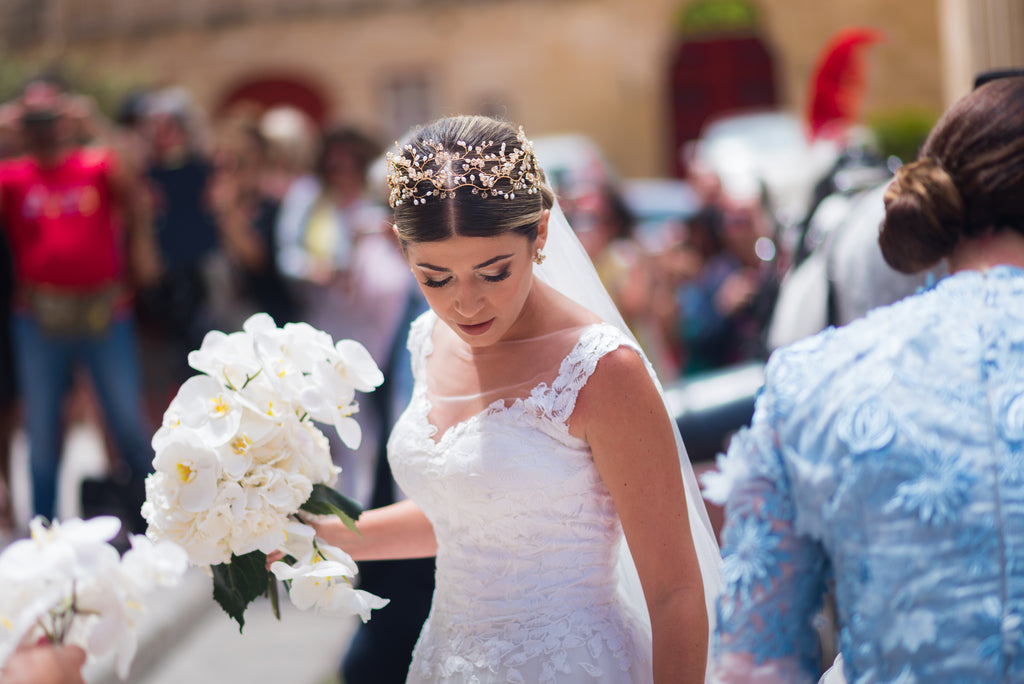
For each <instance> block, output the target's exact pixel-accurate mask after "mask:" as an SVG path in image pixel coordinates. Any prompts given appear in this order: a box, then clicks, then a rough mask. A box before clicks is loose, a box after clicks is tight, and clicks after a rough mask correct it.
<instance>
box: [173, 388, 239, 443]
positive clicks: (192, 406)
mask: <svg viewBox="0 0 1024 684" xmlns="http://www.w3.org/2000/svg"><path fill="white" fill-rule="evenodd" d="M174 403H175V408H176V409H177V411H178V415H179V416H180V420H181V423H182V425H185V426H186V427H189V428H191V429H192V430H195V431H196V433H197V434H198V435H199V437H200V438H201V439H202V440H203V442H204V443H206V444H208V445H209V446H211V447H217V446H220V445H221V444H225V443H226V442H227V441H228V440H230V439H231V438H232V437H234V436H235V434H236V433H237V432H238V426H239V425H240V424H241V422H242V413H243V411H244V410H245V407H244V406H243V405H242V403H241V402H240V401H239V398H238V395H237V393H236V392H234V391H232V390H230V389H228V388H227V387H225V386H224V384H223V383H222V382H219V381H217V380H214V379H213V378H211V377H209V376H207V375H194V376H192V377H191V378H189V379H188V380H186V381H185V383H184V384H183V385H182V386H181V388H180V389H179V390H178V394H177V395H176V397H175V401H174Z"/></svg>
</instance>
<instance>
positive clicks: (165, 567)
mask: <svg viewBox="0 0 1024 684" xmlns="http://www.w3.org/2000/svg"><path fill="white" fill-rule="evenodd" d="M129 542H130V543H131V548H130V549H128V551H127V552H125V554H124V556H123V557H122V559H121V574H122V577H123V578H124V579H125V580H126V581H127V582H129V583H130V584H131V585H132V586H133V587H135V588H136V590H138V591H139V592H140V593H145V592H149V591H151V590H153V589H155V588H157V587H172V586H175V585H177V584H178V583H180V582H181V579H182V577H184V575H185V571H186V570H187V569H188V554H186V553H185V550H184V549H183V548H181V547H180V546H178V545H177V544H175V543H174V542H172V541H168V540H166V539H163V540H159V541H153V540H152V539H149V538H148V537H146V536H144V535H141V534H133V535H131V537H129Z"/></svg>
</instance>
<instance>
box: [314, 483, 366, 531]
mask: <svg viewBox="0 0 1024 684" xmlns="http://www.w3.org/2000/svg"><path fill="white" fill-rule="evenodd" d="M301 508H302V510H304V511H307V512H309V513H312V514H313V515H336V516H338V517H339V518H341V521H342V522H343V523H345V527H347V528H349V529H350V530H352V531H353V532H357V533H358V532H359V530H358V529H357V528H356V520H359V516H360V515H361V514H362V512H363V507H362V506H360V505H359V502H358V501H356V500H354V499H350V498H349V497H347V496H345V495H344V494H342V493H341V492H339V491H337V490H336V489H332V488H331V487H328V486H326V485H322V484H315V485H313V493H312V494H310V495H309V499H308V500H307V501H306V503H304V504H302V506H301Z"/></svg>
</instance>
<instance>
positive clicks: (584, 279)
mask: <svg viewBox="0 0 1024 684" xmlns="http://www.w3.org/2000/svg"><path fill="white" fill-rule="evenodd" d="M544 253H545V254H546V255H547V257H548V258H547V259H546V260H545V261H544V263H543V264H541V265H539V266H534V273H536V274H537V276H538V277H540V278H541V280H543V281H544V282H546V283H548V284H549V285H551V286H552V287H554V288H555V289H556V290H558V291H559V292H561V293H562V294H564V295H566V296H568V297H569V298H570V299H573V300H574V301H576V302H577V303H578V304H581V305H583V306H585V307H586V308H587V309H589V310H590V311H592V312H593V313H594V314H596V315H597V316H598V317H599V318H601V319H602V320H603V321H605V322H606V323H610V324H612V325H614V326H616V327H617V328H619V329H620V330H621V331H622V332H623V333H624V334H625V335H627V336H628V337H629V339H631V340H633V341H634V342H636V338H635V337H634V336H633V333H632V332H630V330H629V327H628V326H627V325H626V322H625V321H624V320H623V318H622V315H621V314H620V313H619V310H618V308H617V307H616V306H615V303H614V302H613V301H612V298H611V296H610V295H609V294H608V291H607V290H605V288H604V285H603V284H602V283H601V279H600V277H599V276H598V275H597V271H596V270H595V269H594V265H593V263H592V262H591V261H590V257H589V256H587V253H586V251H585V250H584V249H583V245H581V244H580V241H579V239H577V237H576V234H575V233H574V232H573V230H572V228H571V227H570V226H569V222H568V220H566V218H565V214H564V213H563V212H562V209H561V207H559V205H558V202H557V201H556V202H555V205H554V207H552V209H551V217H550V219H549V220H548V238H547V243H546V244H545V245H544ZM637 346H638V347H639V343H637ZM658 390H659V391H660V392H661V397H662V401H664V399H665V392H664V390H663V389H662V387H661V385H660V384H659V385H658ZM666 410H669V408H668V404H667V403H666ZM670 415H671V413H670ZM672 426H673V430H674V432H675V438H676V448H677V450H678V452H679V463H680V468H681V469H682V474H683V484H684V485H685V487H686V502H687V509H688V512H689V517H690V534H691V535H692V536H693V545H694V547H695V548H696V550H697V559H698V560H699V562H700V569H701V576H702V577H703V580H704V601H705V604H706V606H707V611H708V630H709V632H708V634H709V639H708V644H709V651H710V644H711V638H710V637H711V635H712V634H713V632H714V627H715V598H716V597H717V596H718V592H719V589H720V588H721V574H720V569H719V566H720V563H721V555H720V554H719V551H718V542H717V541H716V539H715V534H714V531H713V529H712V527H711V521H710V519H709V518H708V513H707V509H706V508H705V507H704V500H703V498H702V497H701V493H700V487H699V485H698V484H697V478H696V477H695V476H694V474H693V468H692V466H691V465H690V459H689V457H688V456H687V454H686V447H685V446H684V445H683V439H682V436H681V435H680V433H679V427H678V426H677V425H676V423H675V421H674V420H673V421H672ZM619 568H620V583H621V585H622V586H621V588H622V590H623V592H624V595H625V596H626V598H627V599H628V601H629V602H630V605H631V606H632V607H633V608H634V609H635V610H637V611H638V612H639V613H640V614H641V615H643V616H645V617H647V606H646V603H645V602H644V598H643V591H642V589H641V587H640V579H639V577H638V576H637V571H636V567H635V566H634V565H633V558H632V556H631V555H630V553H629V549H628V547H627V546H626V544H625V540H623V543H622V545H621V554H620V558H619ZM648 624H649V620H648ZM710 670H711V660H710V652H709V658H708V671H709V672H710Z"/></svg>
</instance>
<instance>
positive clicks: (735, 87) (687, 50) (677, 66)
mask: <svg viewBox="0 0 1024 684" xmlns="http://www.w3.org/2000/svg"><path fill="white" fill-rule="evenodd" d="M759 25H760V21H759V17H758V15H757V11H756V9H755V8H754V6H753V5H752V4H751V3H749V2H746V1H745V0H698V1H697V2H691V3H689V4H687V5H686V6H684V7H683V8H682V9H681V11H680V13H679V20H678V38H677V42H676V45H675V48H674V49H673V51H672V58H671V60H672V61H671V64H670V94H671V98H670V100H671V129H672V142H673V145H672V160H671V168H672V170H673V172H674V173H675V175H677V176H683V175H685V173H686V169H685V161H684V159H683V155H682V150H683V148H684V146H685V145H686V143H688V142H690V141H691V140H695V139H696V138H697V137H698V135H699V134H700V130H701V127H702V126H703V125H704V122H705V121H707V120H708V119H709V118H710V117H712V116H713V115H715V114H718V113H720V112H724V111H728V110H732V109H748V108H756V107H771V106H774V105H775V104H776V102H777V98H776V87H775V70H774V64H773V62H774V60H773V56H772V54H771V51H770V50H769V49H768V47H767V46H766V45H765V43H764V41H763V40H762V39H761V37H760V35H759Z"/></svg>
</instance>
